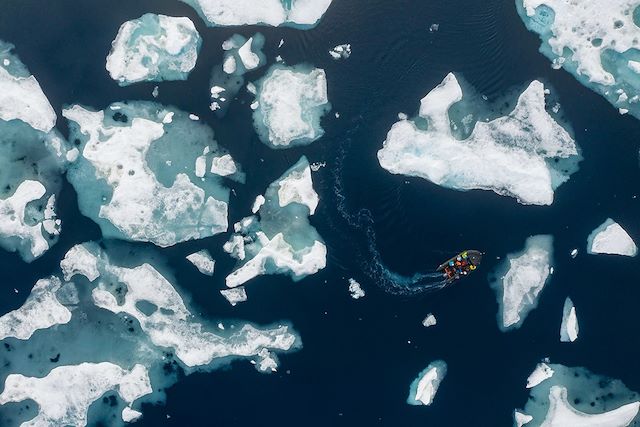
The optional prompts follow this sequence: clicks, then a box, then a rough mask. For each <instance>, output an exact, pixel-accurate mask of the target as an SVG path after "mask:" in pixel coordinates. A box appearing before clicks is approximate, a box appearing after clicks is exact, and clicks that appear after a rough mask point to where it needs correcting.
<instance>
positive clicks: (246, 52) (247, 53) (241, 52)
mask: <svg viewBox="0 0 640 427" xmlns="http://www.w3.org/2000/svg"><path fill="white" fill-rule="evenodd" d="M252 43H253V37H249V40H247V41H246V42H245V43H244V44H243V45H242V46H241V47H240V48H239V49H238V56H240V59H241V60H242V65H244V68H245V69H246V70H247V71H249V70H253V69H256V68H258V66H259V65H260V57H259V56H258V55H257V54H255V53H254V52H252V51H251V44H252Z"/></svg>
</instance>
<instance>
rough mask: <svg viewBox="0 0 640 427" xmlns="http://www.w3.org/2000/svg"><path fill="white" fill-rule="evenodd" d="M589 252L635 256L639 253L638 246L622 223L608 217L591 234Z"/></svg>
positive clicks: (588, 239)
mask: <svg viewBox="0 0 640 427" xmlns="http://www.w3.org/2000/svg"><path fill="white" fill-rule="evenodd" d="M587 252H588V253H590V254H593V255H595V254H613V255H624V256H631V257H634V256H636V255H637V254H638V247H637V246H636V244H635V243H634V241H633V239H631V236H629V234H628V233H627V232H626V231H625V230H624V229H623V228H622V227H621V226H620V224H618V223H617V222H615V221H614V220H612V219H611V218H608V219H607V220H606V221H605V222H604V223H602V224H601V225H600V226H599V227H597V228H596V229H595V230H593V231H592V232H591V234H589V237H588V238H587Z"/></svg>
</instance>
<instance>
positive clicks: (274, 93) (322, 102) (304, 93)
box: [253, 64, 331, 148]
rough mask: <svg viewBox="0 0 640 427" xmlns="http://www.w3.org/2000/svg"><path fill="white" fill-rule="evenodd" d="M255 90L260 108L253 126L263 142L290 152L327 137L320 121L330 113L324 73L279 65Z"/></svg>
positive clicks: (319, 70) (255, 114)
mask: <svg viewBox="0 0 640 427" xmlns="http://www.w3.org/2000/svg"><path fill="white" fill-rule="evenodd" d="M256 87H257V96H256V100H257V101H258V103H259V105H258V108H256V109H255V110H254V112H253V124H254V127H255V129H256V132H258V136H259V137H260V140H261V141H262V142H264V143H265V144H267V145H268V146H270V147H271V148H288V147H292V146H295V145H307V144H310V143H312V142H313V141H315V140H316V139H318V138H320V137H321V136H322V135H323V134H324V130H323V129H322V127H321V126H320V119H321V117H322V116H323V115H324V114H325V113H327V112H328V111H329V110H330V109H331V104H329V100H328V98H327V77H326V75H325V72H324V70H321V69H319V68H312V67H310V66H308V65H297V66H293V67H285V66H283V65H278V64H277V65H274V66H272V67H271V68H270V69H269V71H268V72H267V74H266V75H265V76H264V77H263V78H262V79H261V80H259V81H258V82H257V83H256Z"/></svg>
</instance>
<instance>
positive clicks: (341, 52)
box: [329, 43, 351, 61]
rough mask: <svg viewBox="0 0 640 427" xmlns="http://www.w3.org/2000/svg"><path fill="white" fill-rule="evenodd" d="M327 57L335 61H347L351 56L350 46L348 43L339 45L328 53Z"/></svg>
mask: <svg viewBox="0 0 640 427" xmlns="http://www.w3.org/2000/svg"><path fill="white" fill-rule="evenodd" d="M329 55H331V57H332V58H333V59H335V60H336V61H337V60H338V59H347V58H349V57H350V56H351V45H350V44H349V43H345V44H339V45H338V46H336V47H334V48H333V49H331V50H330V51H329Z"/></svg>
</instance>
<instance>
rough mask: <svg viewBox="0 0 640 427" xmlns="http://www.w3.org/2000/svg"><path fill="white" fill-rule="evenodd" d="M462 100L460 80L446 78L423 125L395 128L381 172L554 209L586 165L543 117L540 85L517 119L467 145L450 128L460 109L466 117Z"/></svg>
mask: <svg viewBox="0 0 640 427" xmlns="http://www.w3.org/2000/svg"><path fill="white" fill-rule="evenodd" d="M461 100H463V93H462V88H461V86H460V84H459V83H458V80H457V79H456V77H455V76H454V75H453V74H449V75H447V77H445V79H444V80H443V81H442V83H441V84H440V85H439V86H437V87H436V88H435V89H433V90H432V91H431V92H429V93H428V94H427V95H426V96H425V97H424V98H423V99H422V100H421V102H420V111H419V114H418V117H416V118H415V119H413V120H400V121H399V122H397V123H395V124H394V125H393V126H392V127H391V130H390V131H389V133H388V134H387V139H386V141H384V144H383V147H382V149H381V150H380V151H378V160H379V162H380V165H381V166H382V167H383V168H385V169H386V170H388V171H389V172H391V173H394V174H403V175H409V176H418V177H421V178H425V179H427V180H429V181H431V182H433V183H435V184H437V185H440V186H443V187H447V188H452V189H456V190H461V191H466V190H471V189H483V190H492V191H494V192H495V193H497V194H500V195H504V196H511V197H514V198H516V199H517V200H518V202H519V203H522V204H534V205H550V204H551V203H552V202H553V196H554V190H555V189H556V188H558V187H559V186H560V185H561V184H562V183H564V182H566V181H567V180H568V179H569V176H570V175H571V174H572V173H573V172H575V171H576V170H577V164H578V162H579V161H580V159H581V157H580V155H579V153H578V148H577V147H576V144H575V142H574V140H573V138H572V137H571V135H570V134H569V133H568V132H567V131H566V130H565V129H564V128H563V127H562V126H560V125H559V124H558V123H557V122H556V121H555V120H554V119H553V117H552V116H551V115H549V113H548V112H547V111H546V110H545V88H544V85H543V84H542V83H540V82H539V81H536V80H534V81H533V82H532V83H531V84H530V85H529V86H528V87H527V89H526V90H525V91H524V92H523V93H522V94H521V95H520V97H519V98H518V102H517V104H516V106H515V108H514V110H513V111H512V112H511V113H509V114H508V115H506V116H504V117H499V118H496V119H493V120H490V121H480V120H478V121H477V122H476V123H475V125H472V126H471V127H470V132H469V134H468V136H467V135H464V136H465V137H464V138H459V137H458V136H459V135H455V134H454V132H453V131H452V124H455V123H453V121H452V120H451V114H452V113H451V111H452V110H453V108H454V107H455V108H458V109H459V108H462V109H466V107H464V105H465V104H464V103H462V104H458V103H459V102H460V101H461ZM461 105H462V107H460V106H461ZM467 115H468V114H467V112H466V111H465V112H463V113H461V116H462V117H465V116H467ZM463 121H464V119H463Z"/></svg>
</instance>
